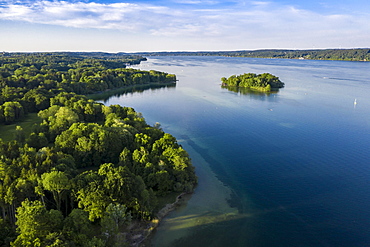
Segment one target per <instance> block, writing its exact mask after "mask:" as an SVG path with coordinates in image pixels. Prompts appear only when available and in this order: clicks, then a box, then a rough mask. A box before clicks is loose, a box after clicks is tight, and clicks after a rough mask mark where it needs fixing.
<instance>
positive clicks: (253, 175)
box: [105, 57, 370, 247]
mask: <svg viewBox="0 0 370 247" xmlns="http://www.w3.org/2000/svg"><path fill="white" fill-rule="evenodd" d="M137 68H140V69H143V70H150V69H155V70H159V71H165V72H169V73H174V74H176V75H177V78H178V80H179V81H178V83H177V85H176V87H167V88H160V89H152V90H146V91H143V92H135V93H128V94H124V95H121V96H113V97H111V98H110V99H109V100H107V101H105V104H121V105H124V106H131V107H133V108H134V109H135V110H136V111H139V112H142V113H143V115H144V117H145V119H146V121H147V122H148V123H149V124H151V125H152V124H154V123H155V122H159V123H161V125H162V128H163V129H164V130H165V131H166V132H169V133H171V134H172V135H174V136H175V137H176V138H177V139H178V140H179V143H180V144H181V145H182V146H183V147H184V148H185V149H186V150H187V151H188V152H189V154H190V156H191V158H192V161H193V164H194V166H195V167H196V171H197V175H198V177H199V186H198V187H197V189H196V190H195V193H194V194H193V195H192V196H191V197H190V198H189V200H188V201H187V203H186V205H184V206H183V207H181V208H179V209H178V210H176V211H174V212H173V213H171V214H170V215H169V216H168V217H167V218H166V219H165V220H164V221H163V222H162V223H161V225H160V227H159V228H158V231H157V232H156V234H155V236H154V238H153V240H152V245H153V246H253V247H255V246H370V152H369V151H370V150H369V149H370V97H369V93H370V73H369V71H370V63H365V62H341V61H311V60H284V59H253V58H227V57H151V58H149V59H148V61H147V62H144V63H142V64H141V65H139V66H137ZM250 72H251V73H257V74H259V73H265V72H267V73H271V74H274V75H276V76H278V77H279V78H280V79H281V80H282V81H283V82H284V83H285V88H283V89H281V90H280V91H279V92H278V93H276V94H269V95H266V94H261V93H259V94H258V93H257V94H251V93H247V94H242V93H235V92H231V91H228V90H227V89H222V88H221V87H220V78H221V77H228V76H230V75H233V74H242V73H250ZM355 100H356V103H357V104H354V101H355Z"/></svg>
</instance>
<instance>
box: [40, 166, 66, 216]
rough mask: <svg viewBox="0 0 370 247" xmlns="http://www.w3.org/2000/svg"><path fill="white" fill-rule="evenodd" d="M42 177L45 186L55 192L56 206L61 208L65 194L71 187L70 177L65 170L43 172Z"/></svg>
mask: <svg viewBox="0 0 370 247" xmlns="http://www.w3.org/2000/svg"><path fill="white" fill-rule="evenodd" d="M41 179H42V185H43V187H44V188H45V189H46V190H49V191H51V192H52V193H53V196H54V200H55V203H56V207H57V209H58V210H60V208H61V203H62V197H63V194H64V193H66V192H67V190H68V189H69V188H70V183H69V179H68V177H67V176H66V175H65V173H64V172H61V171H51V172H49V173H44V174H42V176H41Z"/></svg>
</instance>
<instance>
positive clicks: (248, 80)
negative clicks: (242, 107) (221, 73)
mask: <svg viewBox="0 0 370 247" xmlns="http://www.w3.org/2000/svg"><path fill="white" fill-rule="evenodd" d="M221 81H222V84H221V86H222V87H225V88H229V87H242V88H250V89H254V90H258V91H263V92H271V91H277V90H278V89H279V88H283V87H284V83H283V82H281V81H280V79H279V77H277V76H274V75H272V74H270V73H263V74H259V75H257V74H254V73H248V74H246V73H244V74H242V75H238V76H237V75H232V76H230V77H229V78H226V77H222V78H221Z"/></svg>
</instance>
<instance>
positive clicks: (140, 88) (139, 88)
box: [89, 82, 176, 103]
mask: <svg viewBox="0 0 370 247" xmlns="http://www.w3.org/2000/svg"><path fill="white" fill-rule="evenodd" d="M171 88H176V83H175V82H174V83H160V84H158V83H156V84H148V85H135V86H129V87H124V88H118V89H113V90H109V91H106V92H102V93H98V94H91V95H89V98H90V99H93V100H102V101H103V102H104V103H106V102H107V101H108V100H109V99H110V98H111V97H120V96H122V95H126V94H134V93H136V94H137V93H139V94H140V93H143V92H145V91H148V90H151V91H152V92H154V91H157V90H162V89H171Z"/></svg>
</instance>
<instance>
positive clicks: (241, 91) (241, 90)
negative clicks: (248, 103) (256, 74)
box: [221, 86, 279, 100]
mask: <svg viewBox="0 0 370 247" xmlns="http://www.w3.org/2000/svg"><path fill="white" fill-rule="evenodd" d="M221 88H223V89H227V90H228V91H230V92H234V93H237V94H238V95H244V96H249V97H250V98H253V99H257V100H266V99H269V98H273V97H275V96H276V94H277V93H278V92H279V89H276V90H273V91H270V92H261V91H257V90H252V89H250V88H245V87H225V86H221Z"/></svg>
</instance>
